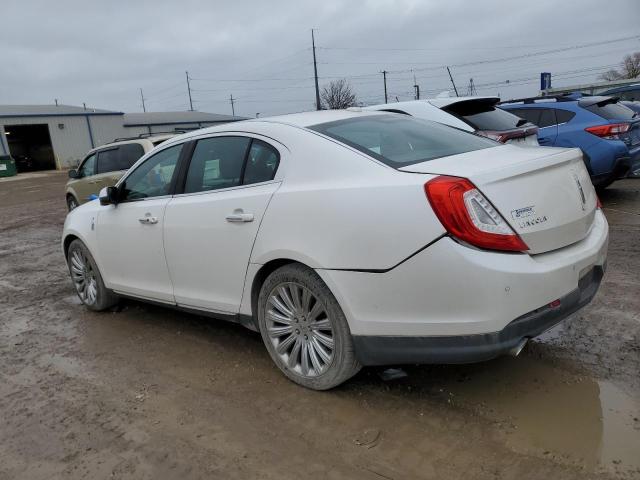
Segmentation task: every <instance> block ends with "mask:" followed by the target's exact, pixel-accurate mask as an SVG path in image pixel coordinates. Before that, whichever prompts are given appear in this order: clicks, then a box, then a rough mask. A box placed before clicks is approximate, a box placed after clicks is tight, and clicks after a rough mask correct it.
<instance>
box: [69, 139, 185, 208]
mask: <svg viewBox="0 0 640 480" xmlns="http://www.w3.org/2000/svg"><path fill="white" fill-rule="evenodd" d="M173 136H175V134H174V133H169V134H158V135H141V136H139V137H135V138H129V139H119V140H116V141H114V142H112V143H108V144H106V145H102V146H101V147H98V148H94V149H92V150H89V153H87V155H86V156H85V157H84V159H83V160H82V161H81V162H80V164H79V166H78V168H77V169H72V170H69V181H68V182H67V185H66V199H67V207H68V208H69V211H71V210H73V209H74V208H76V207H78V206H79V205H82V204H83V203H85V202H88V201H89V200H92V199H94V198H97V195H98V193H99V192H100V189H102V188H104V187H108V186H111V185H115V184H116V182H117V181H118V180H119V179H120V177H122V175H123V174H124V172H126V171H127V169H128V168H130V167H131V165H133V164H134V163H136V161H138V159H139V158H140V157H142V156H143V155H144V154H145V153H147V152H149V151H150V150H152V149H153V148H154V147H155V146H157V145H160V144H161V143H162V142H164V141H166V140H168V139H170V138H171V137H173Z"/></svg>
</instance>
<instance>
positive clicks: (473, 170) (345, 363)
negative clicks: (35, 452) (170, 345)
mask: <svg viewBox="0 0 640 480" xmlns="http://www.w3.org/2000/svg"><path fill="white" fill-rule="evenodd" d="M607 238H608V225H607V221H606V219H605V217H604V215H603V214H602V212H601V211H600V209H599V205H598V199H597V197H596V194H595V191H594V189H593V186H592V185H591V182H590V181H589V174H588V172H587V170H586V168H585V166H584V163H583V162H582V154H581V152H580V151H579V150H578V149H554V148H541V147H531V148H521V147H516V146H513V145H501V144H499V143H497V142H494V141H492V140H489V139H486V138H482V137H480V136H478V135H473V134H469V133H467V132H464V131H462V130H458V129H455V128H451V127H448V126H445V125H441V124H438V123H435V122H430V121H425V120H420V119H416V118H412V117H409V116H404V115H397V114H386V113H380V112H352V111H346V110H334V111H321V112H307V113H301V114H293V115H285V116H281V117H273V118H270V119H260V120H251V121H242V122H236V123H234V124H233V125H232V126H230V125H221V126H216V127H210V128H206V129H203V130H198V131H196V132H192V133H188V134H186V135H182V136H180V137H176V138H173V139H171V140H168V141H167V142H165V143H164V144H163V145H161V146H160V147H158V148H157V149H155V150H154V151H152V152H150V153H148V154H147V155H145V156H144V157H143V158H142V159H141V160H140V161H139V162H138V163H137V164H136V165H134V167H133V168H131V169H130V170H129V171H128V172H127V173H126V174H125V176H124V177H123V178H122V179H121V180H120V181H119V182H118V184H117V185H116V186H113V187H109V188H104V189H103V190H102V191H101V192H100V201H99V202H91V203H88V204H85V205H83V206H81V207H79V208H77V209H75V210H73V211H72V212H71V213H70V214H69V215H68V216H67V219H66V221H65V225H64V231H63V236H62V248H63V251H64V255H65V258H66V260H67V262H68V266H69V271H70V275H71V279H72V281H73V284H74V286H75V289H76V291H77V292H78V295H79V297H80V299H81V301H82V302H83V303H84V305H85V306H86V307H87V308H89V309H90V310H105V309H107V308H109V307H111V306H113V305H114V304H115V303H116V302H117V301H118V296H119V295H123V296H127V297H134V298H138V299H141V300H146V301H152V302H156V303H161V304H166V305H169V306H172V307H174V308H175V307H177V308H182V309H186V310H188V311H199V312H202V313H203V314H207V315H211V316H215V317H218V318H223V319H227V320H231V321H235V322H240V323H241V324H243V325H245V326H247V327H248V328H250V329H253V330H256V331H259V332H260V333H261V335H262V339H263V341H264V344H265V346H266V348H267V350H268V352H269V354H270V356H271V358H272V359H273V361H274V362H275V364H276V365H277V366H278V368H280V370H282V372H283V373H284V375H286V376H287V377H288V378H290V379H291V380H293V381H294V382H297V383H299V384H301V385H304V386H305V387H309V388H313V389H328V388H331V387H334V386H336V385H338V384H340V383H341V382H343V381H345V380H347V379H348V378H349V377H351V376H352V375H354V374H355V373H356V372H357V371H358V369H359V368H360V366H361V365H386V364H402V363H450V362H475V361H482V360H487V359H490V358H493V357H496V356H499V355H503V354H507V353H510V354H512V355H516V354H517V353H519V351H520V350H521V349H522V348H523V346H524V345H525V343H526V342H527V340H528V339H530V338H533V337H535V336H537V335H539V334H540V333H541V332H543V331H545V330H547V329H548V328H550V327H551V326H553V325H554V324H556V323H558V322H559V321H561V320H562V319H564V318H565V317H567V316H568V315H570V314H571V313H573V312H575V311H576V310H578V309H579V308H581V307H583V306H584V305H585V304H587V303H588V302H589V301H590V300H591V298H592V297H593V296H594V295H595V293H596V291H597V290H598V286H599V284H600V280H601V278H602V275H603V271H604V265H605V261H606V255H607Z"/></svg>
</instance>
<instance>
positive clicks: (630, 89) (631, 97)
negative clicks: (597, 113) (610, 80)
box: [600, 83, 640, 102]
mask: <svg viewBox="0 0 640 480" xmlns="http://www.w3.org/2000/svg"><path fill="white" fill-rule="evenodd" d="M600 95H604V96H613V97H618V98H619V99H620V100H626V101H630V102H640V83H634V84H633V85H625V86H623V87H616V88H611V89H609V90H606V91H604V92H602V93H600Z"/></svg>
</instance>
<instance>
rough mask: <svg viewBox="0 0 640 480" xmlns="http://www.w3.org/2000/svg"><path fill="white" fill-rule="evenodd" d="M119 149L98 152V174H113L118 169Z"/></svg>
mask: <svg viewBox="0 0 640 480" xmlns="http://www.w3.org/2000/svg"><path fill="white" fill-rule="evenodd" d="M119 156H120V149H119V148H111V149H109V150H102V151H100V152H98V173H105V172H115V171H117V170H121V169H120V168H118V157H119Z"/></svg>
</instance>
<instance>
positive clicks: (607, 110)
mask: <svg viewBox="0 0 640 480" xmlns="http://www.w3.org/2000/svg"><path fill="white" fill-rule="evenodd" d="M585 108H586V109H587V110H589V111H590V112H591V113H595V114H596V115H598V116H599V117H602V118H604V119H606V120H631V119H632V118H633V117H634V113H635V112H634V111H633V110H631V109H630V108H629V107H625V106H624V105H622V104H620V103H617V102H608V103H604V104H603V102H601V103H599V104H597V103H596V104H594V105H589V106H588V107H585Z"/></svg>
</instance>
